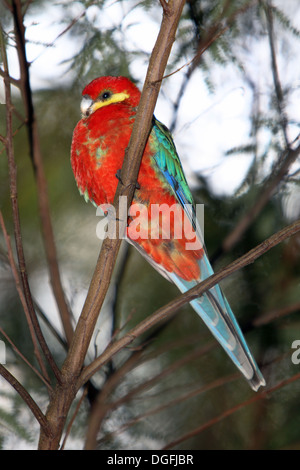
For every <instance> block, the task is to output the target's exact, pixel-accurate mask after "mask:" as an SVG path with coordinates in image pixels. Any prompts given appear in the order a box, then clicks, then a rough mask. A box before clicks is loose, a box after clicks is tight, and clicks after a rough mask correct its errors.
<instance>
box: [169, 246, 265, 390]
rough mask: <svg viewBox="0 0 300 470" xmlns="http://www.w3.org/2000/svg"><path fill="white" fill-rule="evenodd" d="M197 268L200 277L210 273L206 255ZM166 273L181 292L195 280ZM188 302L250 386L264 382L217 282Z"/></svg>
mask: <svg viewBox="0 0 300 470" xmlns="http://www.w3.org/2000/svg"><path fill="white" fill-rule="evenodd" d="M200 268H201V280H204V279H206V278H208V277H209V276H210V275H212V274H213V270H212V267H211V265H210V263H209V261H208V258H207V256H206V255H204V256H203V257H202V259H201V260H200ZM169 276H170V279H171V280H172V281H173V282H174V284H176V285H177V287H178V288H179V290H180V291H181V292H186V291H187V290H189V289H191V288H192V287H194V286H195V285H196V284H197V282H196V281H192V282H188V281H184V280H183V279H182V278H180V277H178V276H176V275H174V274H171V275H170V274H169ZM201 280H199V282H200V281H201ZM191 305H192V307H193V309H194V310H195V311H196V313H197V314H198V315H199V316H200V317H201V318H202V320H203V321H204V323H205V324H206V325H207V327H208V328H209V329H210V331H211V332H212V334H213V335H214V336H215V338H216V339H217V340H218V341H219V343H220V344H221V345H222V347H223V348H224V350H225V351H226V352H227V354H228V356H229V357H230V359H231V360H232V361H233V363H234V364H235V365H236V366H237V367H238V369H239V370H240V371H241V373H242V374H243V375H244V377H245V378H246V379H247V381H248V382H249V384H250V386H251V387H252V389H253V390H255V391H257V390H258V388H259V387H260V386H264V385H265V384H266V383H265V380H264V377H263V375H262V374H261V372H260V370H259V368H258V366H257V364H256V362H255V360H254V358H253V356H252V354H251V352H250V350H249V348H248V346H247V343H246V341H245V338H244V336H243V333H242V331H241V329H240V327H239V325H238V323H237V321H236V319H235V316H234V314H233V312H232V310H231V308H230V305H229V303H228V302H227V300H226V298H225V297H224V295H223V293H222V291H221V288H220V287H219V285H216V286H214V287H213V288H211V289H210V290H209V291H207V292H206V293H204V294H203V295H202V296H201V297H199V298H198V299H195V300H193V301H191Z"/></svg>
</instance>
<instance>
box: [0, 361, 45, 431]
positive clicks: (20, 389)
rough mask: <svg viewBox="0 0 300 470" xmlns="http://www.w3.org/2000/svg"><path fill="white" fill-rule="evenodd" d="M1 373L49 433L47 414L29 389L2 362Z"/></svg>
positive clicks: (0, 365)
mask: <svg viewBox="0 0 300 470" xmlns="http://www.w3.org/2000/svg"><path fill="white" fill-rule="evenodd" d="M0 374H1V375H2V377H4V379H5V380H7V382H8V383H9V384H10V385H11V386H12V387H13V388H14V389H15V390H16V391H17V392H18V394H19V395H20V396H21V398H22V399H23V400H24V402H25V403H26V404H27V405H28V408H29V409H30V410H31V411H32V413H33V415H34V416H35V418H36V419H37V421H38V422H39V424H40V426H41V428H42V429H43V431H44V432H45V433H46V434H47V435H48V434H49V425H48V422H47V420H46V418H45V415H44V414H43V413H42V412H41V410H40V408H39V407H38V405H37V404H36V402H35V401H34V400H33V398H32V397H31V395H29V393H28V392H27V390H26V389H25V388H24V387H23V385H21V384H20V382H19V381H18V380H17V379H16V378H15V377H14V376H13V375H12V374H11V373H10V372H9V371H8V370H7V369H6V368H5V367H4V366H3V365H2V364H0Z"/></svg>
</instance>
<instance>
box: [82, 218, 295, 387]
mask: <svg viewBox="0 0 300 470" xmlns="http://www.w3.org/2000/svg"><path fill="white" fill-rule="evenodd" d="M298 232H300V220H298V221H297V222H295V223H293V224H291V225H289V226H287V227H285V228H284V229H282V230H281V231H280V232H277V233H275V234H274V235H272V236H271V237H269V238H268V239H267V240H265V241H264V242H262V243H261V244H260V245H258V246H256V247H255V248H253V249H252V250H250V251H249V252H248V253H246V254H245V255H243V256H241V257H240V258H238V259H237V260H235V261H233V262H232V263H230V264H229V265H227V266H225V267H224V268H223V269H221V270H220V271H218V272H217V273H215V274H213V275H212V276H210V277H209V278H208V279H206V280H205V281H202V282H201V283H200V284H198V285H197V286H195V287H193V288H192V289H190V290H189V291H188V292H186V293H185V294H182V295H180V296H178V297H176V299H174V300H172V301H171V302H169V303H168V304H167V305H165V306H164V307H162V308H160V309H159V310H157V311H156V312H155V313H153V314H152V315H151V316H150V317H148V318H146V319H145V320H143V321H142V322H141V323H139V324H138V325H137V326H136V327H134V328H133V329H132V330H130V331H129V332H128V333H126V334H125V335H124V336H123V337H122V338H120V339H119V340H118V341H116V342H115V343H112V344H110V345H109V346H108V347H107V349H106V350H105V351H104V352H103V354H102V355H101V356H99V357H98V358H97V359H95V360H94V361H93V362H92V363H91V364H90V365H88V366H86V367H85V368H84V369H83V371H82V373H81V375H80V377H79V380H78V384H77V388H79V387H80V386H82V385H83V384H84V383H85V382H86V381H87V380H88V379H89V378H90V377H92V375H94V373H95V372H97V370H99V369H100V368H101V367H102V366H103V365H104V364H106V363H107V361H109V360H110V359H111V357H112V356H113V355H115V354H116V353H117V352H119V351H120V350H121V349H123V348H124V347H126V346H128V345H129V344H131V343H132V342H133V341H134V340H135V339H136V338H137V337H138V336H140V335H141V334H143V333H144V332H145V331H147V330H148V329H149V328H151V327H153V326H154V325H156V324H157V323H158V322H160V321H162V320H165V319H166V318H168V317H169V316H170V315H171V314H173V313H174V312H175V311H176V310H178V309H179V308H180V307H182V306H183V305H184V304H186V303H187V302H191V301H192V300H194V299H196V298H198V297H200V296H201V295H202V294H203V293H204V292H205V291H207V290H208V289H211V288H212V287H213V286H214V285H215V284H217V283H219V282H220V281H222V280H223V279H224V278H226V277H227V276H229V275H231V274H233V273H234V272H236V271H238V270H239V269H241V268H244V267H245V266H248V265H249V264H251V263H253V262H254V261H255V260H256V259H257V258H259V257H260V256H262V255H263V254H264V253H266V252H267V251H269V250H270V249H271V248H273V247H274V246H276V245H278V244H279V243H281V242H282V241H283V240H286V239H287V238H289V237H291V236H293V235H295V234H296V233H298Z"/></svg>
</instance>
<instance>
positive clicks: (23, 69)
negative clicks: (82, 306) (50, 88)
mask: <svg viewBox="0 0 300 470" xmlns="http://www.w3.org/2000/svg"><path fill="white" fill-rule="evenodd" d="M12 7H13V19H14V25H15V36H16V42H17V53H18V58H19V65H20V74H21V78H20V80H21V91H22V98H23V102H24V106H25V111H26V124H27V130H28V140H29V148H30V156H31V160H32V164H33V168H34V175H35V178H36V183H37V189H38V191H37V195H38V203H39V213H40V220H41V228H42V234H43V237H42V238H43V242H44V247H45V251H46V256H47V261H48V269H49V273H50V280H51V285H52V289H53V294H54V297H55V300H56V303H57V306H58V310H59V313H60V316H61V320H62V324H63V328H64V331H65V335H66V338H67V342H68V343H70V341H71V338H72V336H73V327H72V321H71V319H72V314H71V309H70V306H69V304H68V302H67V300H66V297H65V293H64V290H63V287H62V282H61V275H60V271H59V267H58V262H57V252H56V246H55V241H54V234H53V228H52V222H51V216H50V207H49V198H48V192H47V182H46V178H45V174H44V166H43V161H42V155H41V148H40V142H39V135H38V128H37V122H36V116H35V110H34V105H33V99H32V90H31V85H30V77H29V63H28V61H27V56H26V47H25V26H24V23H23V15H22V5H21V2H20V0H12Z"/></svg>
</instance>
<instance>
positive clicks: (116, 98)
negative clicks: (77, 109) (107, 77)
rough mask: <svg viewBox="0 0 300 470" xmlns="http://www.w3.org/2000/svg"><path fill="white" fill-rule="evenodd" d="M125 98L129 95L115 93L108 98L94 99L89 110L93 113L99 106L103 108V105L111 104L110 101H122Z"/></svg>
mask: <svg viewBox="0 0 300 470" xmlns="http://www.w3.org/2000/svg"><path fill="white" fill-rule="evenodd" d="M127 98H129V95H128V94H127V93H115V94H113V95H111V97H110V98H108V99H107V100H103V101H96V102H95V103H94V104H93V105H92V108H91V111H92V113H94V112H95V111H97V109H99V108H103V107H104V106H108V105H109V104H112V103H120V102H121V101H124V100H126V99H127Z"/></svg>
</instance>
